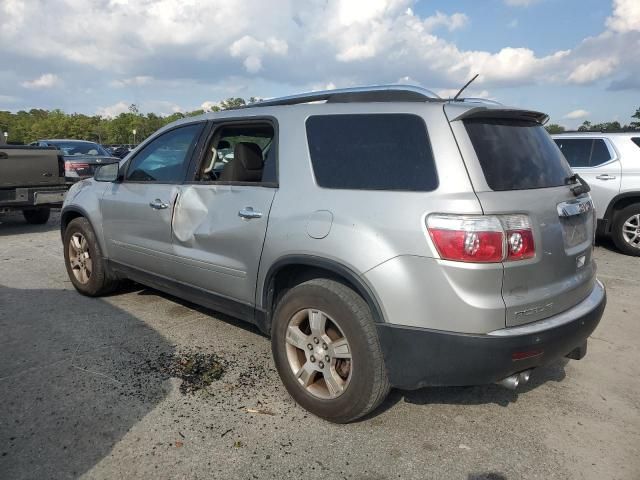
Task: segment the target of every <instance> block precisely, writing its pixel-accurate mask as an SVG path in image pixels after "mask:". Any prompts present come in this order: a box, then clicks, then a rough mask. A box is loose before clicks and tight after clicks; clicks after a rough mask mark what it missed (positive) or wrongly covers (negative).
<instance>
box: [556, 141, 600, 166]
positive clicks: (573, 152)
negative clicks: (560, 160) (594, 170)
mask: <svg viewBox="0 0 640 480" xmlns="http://www.w3.org/2000/svg"><path fill="white" fill-rule="evenodd" d="M555 142H556V145H558V147H559V148H560V150H561V151H562V154H563V155H564V158H566V159H567V162H569V165H571V166H572V167H573V168H576V167H577V168H580V167H588V166H589V157H590V156H591V147H592V145H593V140H591V139H590V138H585V139H578V138H556V139H555Z"/></svg>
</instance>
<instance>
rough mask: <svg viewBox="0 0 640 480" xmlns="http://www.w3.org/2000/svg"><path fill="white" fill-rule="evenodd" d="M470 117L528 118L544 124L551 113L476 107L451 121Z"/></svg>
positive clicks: (530, 120)
mask: <svg viewBox="0 0 640 480" xmlns="http://www.w3.org/2000/svg"><path fill="white" fill-rule="evenodd" d="M469 118H503V119H514V120H527V121H529V122H536V123H539V124H540V125H544V124H545V123H547V121H549V115H547V114H546V113H542V112H536V111H534V110H519V109H517V108H486V107H475V108H471V109H469V110H467V111H466V112H463V113H461V114H460V115H458V116H457V117H456V118H454V119H452V120H451V121H452V122H453V121H456V120H466V119H469Z"/></svg>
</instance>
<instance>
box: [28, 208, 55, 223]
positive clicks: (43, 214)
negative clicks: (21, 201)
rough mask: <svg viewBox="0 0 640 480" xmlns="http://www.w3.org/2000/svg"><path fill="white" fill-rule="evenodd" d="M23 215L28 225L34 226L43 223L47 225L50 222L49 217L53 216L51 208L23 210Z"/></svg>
mask: <svg viewBox="0 0 640 480" xmlns="http://www.w3.org/2000/svg"><path fill="white" fill-rule="evenodd" d="M22 215H23V216H24V219H25V220H26V221H27V223H30V224H32V225H42V224H43V223H47V222H48V221H49V216H50V215H51V209H50V208H49V207H41V208H31V209H28V210H23V211H22Z"/></svg>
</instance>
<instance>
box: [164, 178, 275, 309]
mask: <svg viewBox="0 0 640 480" xmlns="http://www.w3.org/2000/svg"><path fill="white" fill-rule="evenodd" d="M275 193H276V189H274V188H269V187H262V186H246V185H218V184H197V185H185V186H184V187H183V188H182V191H181V192H180V195H179V197H178V199H177V201H176V205H175V209H174V213H173V220H172V230H173V232H172V242H173V246H174V252H175V255H176V259H177V261H178V262H179V264H178V265H179V266H178V267H177V271H176V272H175V277H176V280H178V281H181V282H183V283H186V284H189V285H192V286H195V287H198V288H201V289H204V290H208V291H212V292H215V293H216V294H218V295H222V296H225V297H229V298H233V299H235V300H239V301H241V302H243V303H246V304H250V305H252V304H253V303H254V298H255V297H254V295H255V285H256V277H257V273H258V266H259V264H260V256H261V254H262V246H263V244H264V237H265V233H266V230H267V221H268V218H269V210H270V208H271V203H272V202H273V198H274V196H275ZM249 207H250V208H252V209H253V211H254V212H255V213H259V214H261V216H257V215H256V216H254V218H250V219H247V218H243V217H241V216H240V215H239V212H240V211H241V210H246V209H247V208H249Z"/></svg>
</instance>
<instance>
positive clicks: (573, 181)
mask: <svg viewBox="0 0 640 480" xmlns="http://www.w3.org/2000/svg"><path fill="white" fill-rule="evenodd" d="M564 183H565V185H575V187H571V191H572V192H573V194H574V195H575V196H576V197H579V196H580V195H582V194H584V193H589V192H590V191H591V187H590V186H589V184H588V183H587V182H585V181H584V179H583V178H582V177H581V176H580V175H578V174H577V173H574V174H573V175H570V176H568V177H567V178H565V179H564Z"/></svg>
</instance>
